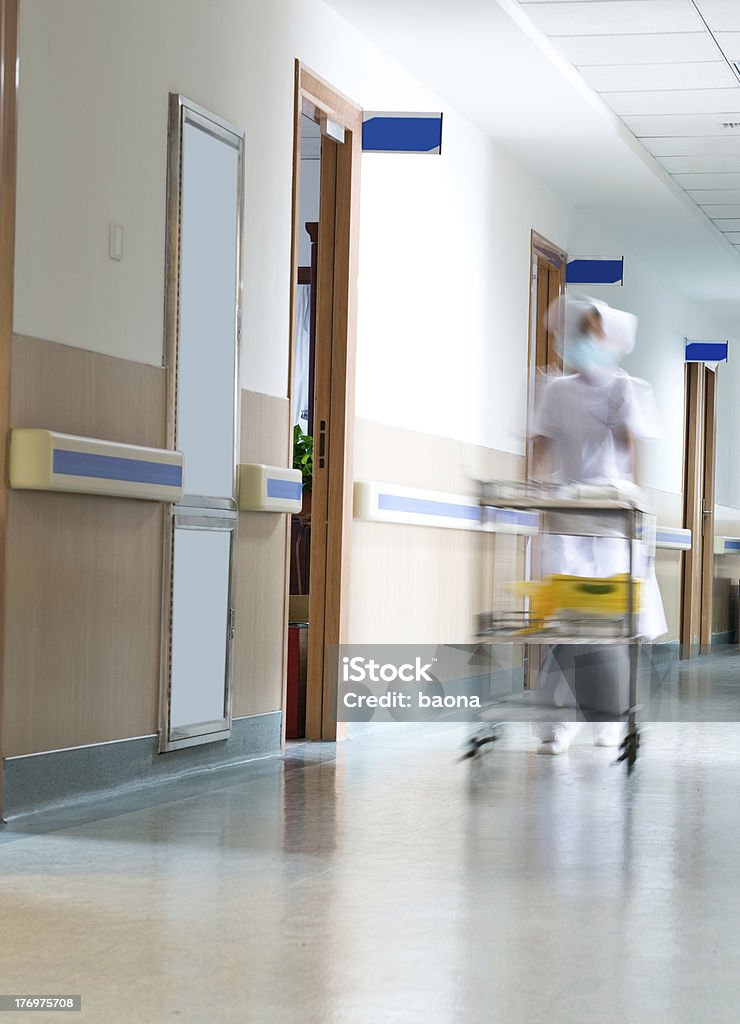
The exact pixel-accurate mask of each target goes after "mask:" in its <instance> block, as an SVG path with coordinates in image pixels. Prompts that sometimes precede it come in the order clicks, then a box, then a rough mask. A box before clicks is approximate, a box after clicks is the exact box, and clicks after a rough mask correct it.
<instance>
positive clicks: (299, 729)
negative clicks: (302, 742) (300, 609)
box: [285, 626, 306, 740]
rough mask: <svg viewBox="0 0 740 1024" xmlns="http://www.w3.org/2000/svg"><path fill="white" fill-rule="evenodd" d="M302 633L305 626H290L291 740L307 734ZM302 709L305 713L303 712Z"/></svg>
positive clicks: (288, 695)
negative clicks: (302, 677) (302, 675)
mask: <svg viewBox="0 0 740 1024" xmlns="http://www.w3.org/2000/svg"><path fill="white" fill-rule="evenodd" d="M301 633H305V626H304V627H301V626H288V685H287V688H286V694H285V737H286V739H289V740H296V739H300V738H301V737H303V736H305V735H306V696H305V690H304V688H305V681H304V680H302V679H301ZM302 691H304V692H302ZM301 711H302V712H303V714H301Z"/></svg>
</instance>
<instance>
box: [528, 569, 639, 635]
mask: <svg viewBox="0 0 740 1024" xmlns="http://www.w3.org/2000/svg"><path fill="white" fill-rule="evenodd" d="M642 586H643V583H642V580H635V579H631V578H630V576H629V574H628V573H620V574H619V575H617V576H608V577H598V576H564V575H553V576H545V577H543V579H541V580H531V581H530V580H527V581H522V582H518V583H512V584H511V589H512V590H513V591H514V592H515V593H517V594H521V595H522V596H523V597H528V598H529V600H530V609H529V613H530V618H531V619H533V620H536V621H537V622H538V623H542V622H545V621H547V620H548V619H555V618H568V617H572V616H574V615H582V616H591V615H593V616H598V617H600V618H620V617H622V616H624V615H627V614H629V611H630V587H632V596H633V601H634V611H635V613H637V612H639V611H640V600H641V596H642ZM541 628H542V627H541V625H533V626H531V627H529V628H528V629H524V630H522V632H523V633H535V632H537V631H538V630H539V629H541Z"/></svg>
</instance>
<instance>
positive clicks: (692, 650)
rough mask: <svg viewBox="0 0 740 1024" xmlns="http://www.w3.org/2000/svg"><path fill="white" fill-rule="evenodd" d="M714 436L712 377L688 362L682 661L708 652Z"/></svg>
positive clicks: (704, 368) (700, 365)
mask: <svg viewBox="0 0 740 1024" xmlns="http://www.w3.org/2000/svg"><path fill="white" fill-rule="evenodd" d="M715 435H716V373H715V371H714V370H713V369H711V368H710V367H708V366H705V364H704V363H687V365H686V387H685V439H684V486H683V525H684V528H685V529H689V530H691V548H690V549H689V550H688V551H686V552H684V554H683V556H682V557H683V562H682V566H681V621H680V646H681V657H682V658H693V657H694V656H695V654H696V653H697V649H698V651H699V653H701V654H709V653H710V652H711V650H712V598H713V587H714V477H715Z"/></svg>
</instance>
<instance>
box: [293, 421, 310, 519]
mask: <svg viewBox="0 0 740 1024" xmlns="http://www.w3.org/2000/svg"><path fill="white" fill-rule="evenodd" d="M293 469H300V471H301V474H302V476H303V509H302V515H304V516H305V515H306V514H308V515H310V513H311V487H312V484H313V437H311V435H310V434H304V433H303V430H302V429H301V427H300V425H299V424H298V423H296V425H295V426H294V427H293Z"/></svg>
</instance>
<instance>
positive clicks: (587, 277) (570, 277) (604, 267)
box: [565, 257, 624, 284]
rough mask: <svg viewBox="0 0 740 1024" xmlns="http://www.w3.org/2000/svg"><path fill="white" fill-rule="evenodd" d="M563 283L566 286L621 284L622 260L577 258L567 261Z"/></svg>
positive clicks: (622, 277) (622, 281) (622, 276)
mask: <svg viewBox="0 0 740 1024" xmlns="http://www.w3.org/2000/svg"><path fill="white" fill-rule="evenodd" d="M565 281H566V283H567V284H623V283H624V259H623V258H622V257H620V258H619V259H607V258H604V257H591V258H589V259H581V258H580V257H577V258H574V259H572V260H568V266H567V268H566V273H565Z"/></svg>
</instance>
